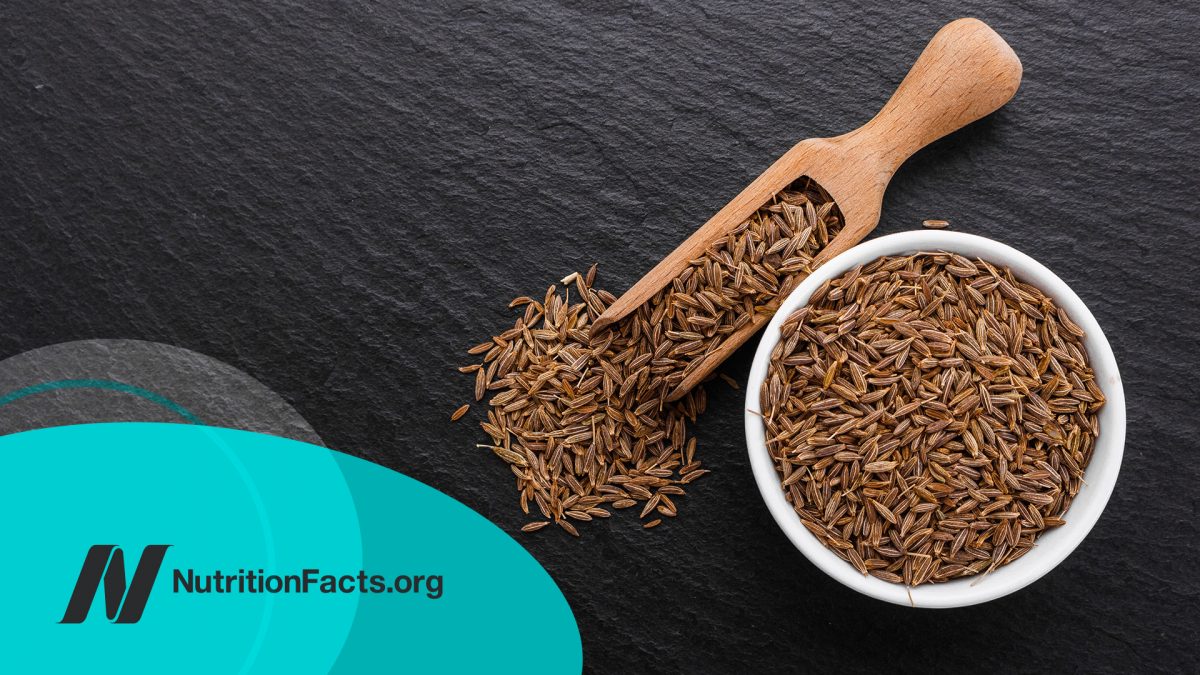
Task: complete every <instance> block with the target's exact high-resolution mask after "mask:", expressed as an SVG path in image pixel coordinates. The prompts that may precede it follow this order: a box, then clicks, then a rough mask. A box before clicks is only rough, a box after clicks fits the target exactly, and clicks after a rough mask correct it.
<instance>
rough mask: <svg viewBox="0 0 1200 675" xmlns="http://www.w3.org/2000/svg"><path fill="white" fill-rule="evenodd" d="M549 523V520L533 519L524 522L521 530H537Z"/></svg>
mask: <svg viewBox="0 0 1200 675" xmlns="http://www.w3.org/2000/svg"><path fill="white" fill-rule="evenodd" d="M549 524H550V521H548V520H538V521H534V522H532V523H526V524H525V525H523V526H521V531H522V532H537V531H538V530H540V529H542V528H543V527H546V526H547V525H549Z"/></svg>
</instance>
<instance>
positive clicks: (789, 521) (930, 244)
mask: <svg viewBox="0 0 1200 675" xmlns="http://www.w3.org/2000/svg"><path fill="white" fill-rule="evenodd" d="M917 251H950V252H954V253H958V254H961V255H964V256H967V257H971V258H973V257H979V258H983V259H984V260H987V261H990V262H993V263H996V264H998V265H1003V266H1007V267H1009V268H1010V269H1012V271H1013V274H1015V275H1016V276H1017V278H1018V279H1021V280H1022V281H1025V282H1027V283H1030V284H1033V285H1035V286H1037V287H1038V288H1040V289H1042V291H1044V292H1045V293H1046V294H1047V295H1049V296H1050V297H1051V298H1053V299H1054V301H1055V302H1056V303H1057V304H1058V305H1059V306H1061V307H1063V308H1064V309H1065V310H1066V311H1067V314H1068V315H1069V316H1070V317H1071V319H1072V320H1074V321H1075V323H1077V324H1079V326H1080V327H1082V328H1083V330H1084V331H1085V332H1086V333H1087V336H1086V337H1085V339H1084V344H1085V346H1086V347H1087V353H1088V358H1089V360H1090V362H1091V366H1092V368H1093V369H1094V370H1095V372H1096V378H1097V383H1098V384H1099V385H1100V388H1101V390H1103V391H1104V395H1105V397H1106V398H1107V399H1108V400H1107V403H1105V405H1104V407H1103V408H1102V409H1101V411H1100V435H1099V437H1098V438H1097V439H1096V448H1095V452H1094V453H1093V455H1092V460H1091V463H1090V464H1089V465H1088V467H1087V473H1086V474H1085V480H1086V483H1085V484H1084V486H1083V488H1082V489H1081V490H1080V491H1079V494H1078V495H1077V496H1076V497H1075V499H1074V501H1072V503H1071V507H1070V509H1069V510H1068V511H1067V513H1066V515H1065V516H1064V517H1065V518H1066V521H1067V522H1066V524H1065V525H1062V526H1060V527H1057V528H1054V529H1052V530H1049V531H1047V532H1046V533H1045V534H1043V535H1042V536H1040V537H1038V539H1037V544H1036V545H1035V546H1034V548H1033V550H1032V551H1030V552H1029V553H1027V554H1025V555H1024V556H1022V557H1021V558H1019V559H1017V560H1015V561H1013V562H1012V563H1010V564H1008V565H1004V566H1002V567H998V568H996V569H995V570H994V571H992V573H991V574H988V575H986V576H982V575H979V576H974V577H967V578H964V579H956V580H953V581H948V582H945V583H939V584H924V585H921V586H918V587H916V588H912V589H906V588H905V587H904V586H902V585H900V584H893V583H889V582H886V581H883V580H881V579H876V578H875V577H872V576H863V575H862V574H859V573H858V571H857V570H855V569H854V568H853V567H852V566H851V565H850V564H849V563H847V562H845V561H843V560H842V559H841V558H838V557H837V556H835V555H834V554H833V553H832V552H830V551H829V549H827V548H825V546H824V545H823V544H822V543H821V542H820V541H818V540H817V538H816V537H815V536H813V534H812V533H811V532H809V531H808V530H807V529H805V527H804V525H803V524H801V522H800V517H799V516H798V515H796V512H795V511H794V510H793V509H792V507H791V505H790V504H789V503H788V502H787V500H786V499H785V498H784V493H783V489H782V488H781V487H780V482H779V475H778V474H777V473H776V472H775V466H774V463H773V462H772V459H771V456H770V454H769V453H768V452H767V446H766V439H765V437H764V429H763V424H762V418H761V417H760V416H759V411H760V407H759V401H758V396H759V390H760V389H761V387H762V383H763V380H764V378H765V377H766V372H767V365H768V361H769V360H770V357H771V350H772V349H774V348H775V345H776V343H778V341H779V327H780V325H781V324H782V323H783V322H784V320H785V319H787V317H788V316H791V314H792V313H793V312H794V311H796V310H797V309H799V308H801V307H803V306H804V305H805V304H807V303H808V299H809V297H810V296H811V295H812V293H813V291H815V290H816V289H817V288H818V287H819V286H820V285H821V284H823V283H825V282H826V281H828V280H830V279H832V278H834V277H837V276H840V275H841V274H843V273H845V272H846V271H848V270H850V269H851V268H853V267H854V266H855V265H860V264H863V263H867V262H870V261H872V260H874V259H876V258H878V257H880V256H885V255H901V254H907V253H915V252H917ZM746 444H747V446H748V447H749V450H750V465H751V467H752V468H753V470H754V478H755V480H756V481H757V482H758V489H759V491H760V492H761V493H762V496H763V499H764V500H766V502H767V507H768V508H769V509H770V511H771V515H772V516H773V517H774V518H775V522H777V523H779V527H781V528H782V529H783V531H784V533H785V534H787V536H788V538H789V539H791V540H792V543H793V544H795V545H796V548H798V549H800V552H801V553H803V554H804V555H805V556H806V557H807V558H808V559H809V560H810V561H812V562H813V564H815V565H816V566H817V567H819V568H821V569H822V570H823V571H824V572H825V573H826V574H828V575H829V576H831V577H833V578H834V579H837V580H838V581H840V582H842V583H843V584H845V585H847V586H849V587H850V588H853V589H854V590H856V591H858V592H860V593H865V594H866V595H869V596H871V597H873V598H878V599H880V600H886V601H888V602H893V603H896V604H898V605H906V606H907V605H910V604H911V605H913V606H915V607H931V608H943V607H962V606H965V605H974V604H978V603H981V602H987V601H988V600H994V599H996V598H999V597H1001V596H1004V595H1007V594H1009V593H1012V592H1013V591H1016V590H1018V589H1020V588H1023V587H1024V586H1026V585H1028V584H1030V583H1032V582H1034V581H1035V580H1037V579H1038V578H1040V577H1041V576H1042V575H1044V574H1046V573H1047V572H1049V571H1050V570H1051V569H1053V568H1054V566H1055V565H1057V564H1059V563H1060V562H1062V561H1063V559H1064V558H1066V557H1067V555H1069V554H1070V553H1071V551H1073V550H1074V549H1075V547H1076V546H1078V545H1079V542H1081V541H1083V538H1084V537H1086V536H1087V533H1088V532H1089V531H1091V529H1092V526H1093V525H1095V524H1096V520H1098V519H1099V518H1100V513H1101V512H1102V511H1103V510H1104V506H1105V504H1107V503H1108V498H1109V495H1111V494H1112V490H1113V486H1114V485H1115V484H1116V482H1117V473H1118V472H1119V471H1120V468H1121V455H1122V453H1123V452H1124V448H1125V393H1124V390H1123V389H1122V387H1121V375H1120V373H1119V372H1117V362H1116V359H1114V358H1113V353H1112V348H1111V347H1109V345H1108V340H1107V339H1105V337H1104V332H1103V331H1101V330H1100V325H1099V324H1097V323H1096V318H1095V317H1093V316H1092V313H1091V312H1089V311H1088V308H1087V307H1086V306H1085V305H1084V304H1083V301H1082V300H1080V299H1079V296H1077V295H1075V293H1074V292H1073V291H1072V290H1071V289H1070V288H1069V287H1068V286H1067V285H1066V284H1065V283H1063V281H1062V279H1059V278H1058V277H1057V276H1055V275H1054V273H1053V272H1051V271H1050V270H1048V269H1046V268H1045V267H1043V266H1042V265H1041V264H1040V263H1038V262H1037V261H1036V260H1034V259H1033V258H1030V257H1029V256H1027V255H1025V254H1024V253H1021V252H1020V251H1018V250H1016V249H1014V248H1012V247H1009V246H1006V245H1004V244H1001V243H999V242H996V241H992V240H991V239H985V238H983V237H977V236H974V235H970V234H962V233H958V232H948V231H944V230H920V231H915V232H901V233H898V234H892V235H888V236H886V237H880V238H879V239H874V240H871V241H868V242H866V243H864V244H860V245H859V246H856V247H854V248H852V249H850V250H849V251H846V252H845V253H843V254H841V255H839V256H837V257H836V258H834V259H833V260H830V261H829V262H827V263H825V264H824V265H822V266H821V267H819V268H817V271H816V272H815V273H813V274H812V275H810V276H809V277H808V278H807V279H805V280H804V282H803V283H802V284H800V286H798V287H797V288H796V290H794V291H793V292H792V293H791V295H789V296H788V297H787V298H786V299H785V300H784V302H783V305H782V306H781V307H780V309H779V312H778V313H777V314H776V315H775V317H774V318H773V319H772V320H771V323H770V324H768V325H767V329H766V330H765V331H764V332H763V336H762V340H761V341H760V342H759V344H758V351H757V352H756V353H755V354H754V364H753V366H752V367H751V369H750V381H749V384H748V385H747V387H746ZM910 592H911V598H910Z"/></svg>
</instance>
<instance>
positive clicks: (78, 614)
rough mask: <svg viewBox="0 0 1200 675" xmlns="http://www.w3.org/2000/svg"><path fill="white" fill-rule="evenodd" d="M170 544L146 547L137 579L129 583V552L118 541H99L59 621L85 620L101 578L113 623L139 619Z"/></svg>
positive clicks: (135, 575)
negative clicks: (127, 555)
mask: <svg viewBox="0 0 1200 675" xmlns="http://www.w3.org/2000/svg"><path fill="white" fill-rule="evenodd" d="M169 547H170V544H151V545H149V546H147V547H146V548H145V549H143V550H142V559H141V560H140V561H138V566H137V570H135V571H134V573H133V581H132V582H131V583H130V584H129V586H128V588H126V585H125V554H124V553H122V552H121V548H120V547H119V546H116V545H114V544H97V545H95V546H93V547H91V548H90V549H88V553H87V557H86V558H84V559H83V569H81V570H80V571H79V580H78V581H76V582H75V591H74V592H73V593H71V600H70V601H69V602H67V612H66V613H65V614H63V618H62V621H59V623H83V620H84V619H86V618H87V615H88V610H89V609H91V607H92V601H93V600H95V598H96V591H97V590H99V589H100V581H101V579H103V580H104V609H105V612H106V613H107V614H108V618H109V620H110V621H112V622H113V623H137V620H138V619H140V618H142V610H144V609H145V608H146V600H148V599H149V598H150V589H151V588H152V587H153V586H154V579H155V578H156V577H157V576H158V568H159V567H160V566H162V561H163V556H165V555H166V554H167V548H169Z"/></svg>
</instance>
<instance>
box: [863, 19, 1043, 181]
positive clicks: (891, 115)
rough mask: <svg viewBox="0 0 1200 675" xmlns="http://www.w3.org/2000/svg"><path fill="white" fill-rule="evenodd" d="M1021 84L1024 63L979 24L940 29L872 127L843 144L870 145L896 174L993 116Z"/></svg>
mask: <svg viewBox="0 0 1200 675" xmlns="http://www.w3.org/2000/svg"><path fill="white" fill-rule="evenodd" d="M1020 84H1021V60H1020V59H1018V58H1017V55H1016V54H1015V53H1014V52H1013V50H1012V47H1009V46H1008V43H1007V42H1005V41H1004V38H1002V37H1000V35H999V34H997V33H996V31H994V30H992V29H991V28H990V27H989V26H988V25H987V24H985V23H984V22H982V21H980V20H979V19H958V20H956V21H952V22H950V23H948V24H946V25H945V26H943V27H942V29H941V30H939V31H938V32H937V34H936V35H934V36H933V39H932V40H930V41H929V44H928V45H926V47H925V51H923V52H921V55H920V56H919V57H917V61H916V63H914V64H913V66H912V68H911V69H909V71H908V75H906V76H905V77H904V80H903V81H902V82H901V83H900V86H899V87H897V88H896V92H895V93H894V94H892V97H891V98H890V99H889V100H888V102H887V103H886V104H885V105H884V106H883V108H882V109H881V110H880V111H879V114H877V115H875V117H874V118H872V119H871V121H870V122H868V123H867V124H865V125H863V126H862V127H859V128H858V129H856V130H854V131H852V132H850V133H848V134H846V135H845V136H843V137H842V138H841V139H840V140H844V141H855V142H856V143H855V144H857V143H863V144H864V145H872V146H874V147H875V149H876V150H877V152H878V157H879V159H882V160H885V164H886V165H888V166H889V168H891V169H893V170H895V169H897V168H899V167H900V165H901V164H903V163H904V160H906V159H908V158H909V157H910V156H911V155H912V154H913V153H915V152H916V151H917V150H920V149H921V148H922V147H924V146H926V145H928V144H930V143H932V142H933V141H936V140H937V139H939V138H941V137H942V136H945V135H947V134H949V133H951V132H953V131H956V130H958V129H961V128H962V127H964V126H966V125H968V124H970V123H971V122H974V121H976V120H978V119H980V118H982V117H984V116H986V115H987V114H989V113H991V112H993V111H995V110H996V109H998V108H999V107H1000V106H1002V105H1004V104H1005V103H1007V102H1008V100H1009V99H1011V98H1012V97H1013V94H1015V93H1016V91H1017V87H1018V86H1020Z"/></svg>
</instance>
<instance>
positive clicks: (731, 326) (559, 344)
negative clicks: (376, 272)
mask: <svg viewBox="0 0 1200 675" xmlns="http://www.w3.org/2000/svg"><path fill="white" fill-rule="evenodd" d="M841 223H842V220H841V215H840V213H839V212H838V211H837V209H836V207H835V206H834V203H833V201H832V199H831V198H830V197H829V196H828V194H826V193H824V191H822V190H821V189H820V188H819V187H818V186H817V185H815V184H814V183H812V181H809V180H807V179H802V181H801V182H798V183H797V184H796V185H794V186H793V187H792V188H789V189H788V190H785V191H783V192H781V193H779V194H778V195H776V197H775V198H774V199H773V200H772V201H771V203H769V204H767V205H765V206H763V207H762V208H760V209H759V210H758V211H756V212H755V213H754V214H753V215H752V216H751V217H750V218H749V219H747V220H746V221H745V222H744V223H742V224H741V225H740V226H739V227H738V228H736V229H735V230H734V231H733V232H732V233H730V234H729V235H728V236H726V237H723V238H721V239H720V240H718V241H716V242H714V243H713V244H712V245H710V246H709V248H708V249H707V250H706V251H705V254H704V255H703V256H701V257H699V258H697V259H696V260H693V261H691V263H690V264H689V265H688V267H687V268H686V269H685V270H684V271H683V272H682V273H681V274H680V275H679V276H678V277H676V278H675V279H674V280H673V281H672V283H671V284H670V285H668V286H667V287H666V288H664V289H663V290H662V291H660V292H659V293H657V294H656V295H655V296H653V297H652V298H651V299H650V300H649V301H647V302H646V303H645V304H644V305H642V306H641V307H640V308H638V309H637V311H635V312H633V313H631V314H630V315H629V316H627V317H626V318H624V319H622V320H621V321H618V322H617V323H615V324H613V326H612V327H611V328H609V329H606V330H604V331H603V332H602V333H601V334H598V335H592V333H591V330H590V325H591V323H592V322H593V321H595V320H596V318H597V317H599V316H600V314H602V313H603V312H604V310H605V309H607V308H608V306H609V305H611V304H612V303H613V302H615V301H616V297H615V296H613V295H612V294H611V293H609V292H607V291H604V290H599V289H597V288H595V280H596V266H594V265H593V266H592V268H591V269H590V270H589V271H588V272H587V273H586V274H578V273H575V274H571V275H570V276H568V277H566V278H565V279H563V280H562V284H563V288H562V289H561V291H560V290H559V289H558V288H557V286H551V287H550V288H549V289H548V290H547V291H546V293H545V295H544V296H543V297H541V298H540V299H536V300H535V299H534V298H530V297H521V298H517V299H516V300H513V302H512V303H511V304H510V305H509V306H510V307H511V308H514V309H518V310H519V311H521V313H522V315H521V316H520V317H519V318H518V319H517V320H516V322H515V323H514V324H513V326H512V328H510V329H508V330H506V331H504V332H502V333H500V334H498V335H496V336H494V337H493V338H491V339H490V340H487V341H485V342H483V343H480V344H478V345H476V346H475V347H472V348H471V349H470V350H469V351H468V353H470V354H472V355H475V356H479V357H481V362H480V363H475V364H471V365H469V366H465V367H463V368H460V369H459V370H461V371H462V372H464V373H468V374H470V375H471V376H472V377H473V378H474V379H475V399H476V400H482V399H483V398H484V397H485V396H488V395H489V394H490V395H491V398H490V399H489V400H488V405H489V406H490V410H488V413H487V420H486V421H484V422H482V424H481V426H482V427H483V430H484V431H485V432H486V433H487V434H488V436H489V437H490V438H491V443H490V444H487V445H486V446H484V447H487V448H489V449H491V450H492V452H493V453H495V454H496V455H497V456H498V457H500V458H501V459H503V460H504V461H505V462H507V463H508V464H509V467H510V469H511V471H512V473H513V475H514V476H515V477H516V482H517V490H518V493H519V504H520V507H521V509H522V511H523V512H524V513H526V514H528V515H530V516H533V517H535V518H536V517H539V516H540V518H541V519H543V520H541V521H535V523H537V522H553V523H555V524H557V525H558V526H559V527H560V528H561V529H563V530H565V531H566V532H567V533H569V534H572V535H575V536H578V535H579V531H578V528H577V527H576V526H577V525H578V524H579V523H584V522H590V521H592V520H595V519H600V518H607V517H609V516H610V515H611V511H610V510H609V509H626V508H631V507H640V509H639V513H640V517H641V518H642V519H643V520H644V521H645V524H644V527H645V528H647V529H651V528H654V527H657V526H658V525H660V524H661V523H662V522H663V519H664V518H667V519H670V518H674V517H675V516H676V515H677V513H678V504H677V501H678V500H679V498H680V497H682V496H683V495H684V494H685V493H686V488H685V486H687V485H688V484H690V483H692V482H693V481H694V480H696V479H698V478H700V477H701V476H703V475H705V474H707V473H708V469H705V468H702V465H701V462H700V460H699V459H697V458H696V439H695V438H694V437H692V436H691V434H690V433H689V430H688V427H687V425H688V423H694V422H695V421H696V417H697V415H699V414H700V413H701V412H703V411H704V408H705V404H706V396H705V392H704V389H703V388H702V387H697V388H695V389H693V390H692V391H690V392H688V393H687V394H686V395H685V396H684V397H683V398H681V399H679V400H678V401H675V402H667V398H668V396H669V395H670V394H671V393H672V392H673V391H674V388H675V387H676V386H677V385H678V384H679V383H680V382H682V380H683V379H684V378H685V377H686V376H687V375H688V374H689V373H690V372H691V369H692V368H695V367H698V366H699V365H700V362H701V360H702V358H703V356H705V355H706V354H708V353H709V352H711V351H712V350H714V349H716V348H718V347H719V346H720V344H721V340H722V339H723V338H724V336H726V335H728V334H730V333H733V332H734V331H736V330H738V329H739V328H741V327H743V326H744V325H746V323H748V322H749V321H750V320H751V319H752V318H753V316H754V315H755V313H758V312H764V311H774V309H773V308H774V306H775V304H774V303H776V302H777V301H778V300H779V298H781V297H782V296H784V295H786V294H787V293H788V292H790V291H791V289H792V288H795V286H796V285H797V284H798V283H799V282H800V281H801V280H802V279H803V278H804V277H805V276H807V274H808V273H809V272H811V271H812V267H813V265H814V259H815V258H816V257H817V255H818V254H819V253H820V251H821V250H822V249H823V248H824V247H825V246H826V245H828V244H829V242H830V241H831V240H832V239H833V237H834V236H836V234H837V232H838V231H839V230H840V229H841ZM493 392H494V393H493ZM456 414H457V412H456ZM463 414H465V411H464V413H463ZM522 529H523V530H524V531H526V532H534V531H537V530H540V529H542V526H540V525H535V524H533V523H531V524H530V525H527V526H526V527H524V528H522Z"/></svg>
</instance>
